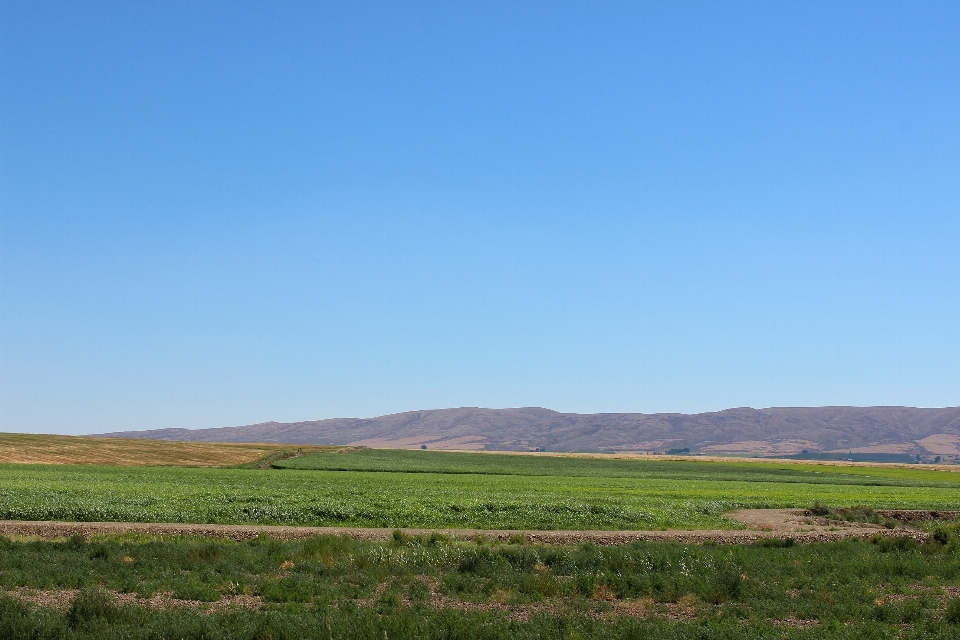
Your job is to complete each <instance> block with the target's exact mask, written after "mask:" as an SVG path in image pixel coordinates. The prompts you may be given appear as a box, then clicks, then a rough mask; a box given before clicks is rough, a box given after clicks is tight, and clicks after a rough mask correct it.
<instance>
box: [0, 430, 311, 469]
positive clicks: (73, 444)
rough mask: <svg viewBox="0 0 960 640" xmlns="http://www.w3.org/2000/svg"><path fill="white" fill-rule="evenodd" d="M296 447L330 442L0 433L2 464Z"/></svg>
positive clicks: (203, 458)
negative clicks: (225, 441) (224, 441)
mask: <svg viewBox="0 0 960 640" xmlns="http://www.w3.org/2000/svg"><path fill="white" fill-rule="evenodd" d="M297 449H301V450H306V451H319V450H324V449H329V447H317V446H309V445H299V446H289V445H273V444H222V443H215V442H172V441H168V440H141V439H134V438H88V437H80V436H53V435H37V434H27V433H0V463H4V462H8V463H10V462H12V463H21V464H24V463H26V464H107V465H128V466H129V465H135V466H155V465H157V466H187V467H227V466H235V465H244V464H255V463H256V462H258V461H261V460H262V461H265V462H268V461H269V460H270V459H271V458H274V457H276V458H280V457H282V456H283V455H285V454H287V452H290V451H296V450H297Z"/></svg>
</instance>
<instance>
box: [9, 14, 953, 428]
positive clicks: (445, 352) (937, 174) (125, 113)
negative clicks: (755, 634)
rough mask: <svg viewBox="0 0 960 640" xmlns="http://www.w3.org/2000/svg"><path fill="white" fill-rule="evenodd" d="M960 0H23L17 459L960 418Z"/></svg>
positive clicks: (14, 38) (13, 208)
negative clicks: (828, 410)
mask: <svg viewBox="0 0 960 640" xmlns="http://www.w3.org/2000/svg"><path fill="white" fill-rule="evenodd" d="M957 33H960V5H957V4H956V3H933V2H923V3H912V4H907V3H817V4H813V3H810V4H807V3H804V4H800V5H784V4H772V3H723V4H719V5H718V4H716V3H669V4H662V3H622V4H619V3H602V4H599V3H597V4H595V3H584V4H583V5H579V6H577V5H570V4H566V5H532V4H520V5H518V4H516V3H486V2H485V3H454V4H450V3H422V4H417V5H416V6H410V5H403V4H401V5H397V4H390V3H319V4H317V3H303V4H297V3H286V4H281V5H269V6H268V5H261V4H258V3H203V4H201V5H198V4H196V3H163V4H162V5H156V6H148V5H145V4H144V5H142V6H141V5H140V4H130V3H83V4H77V3H42V2H41V3H35V2H29V3H28V2H17V1H11V2H4V3H2V4H0V430H2V431H32V432H56V433H93V432H106V431H119V430H133V429H156V428H174V427H186V428H204V427H223V426H233V425H240V424H251V423H257V422H264V421H269V420H277V421H298V420H311V419H320V418H329V417H346V416H357V417H369V416H376V415H382V414H387V413H394V412H400V411H407V410H415V409H431V408H443V407H457V406H483V407H514V406H543V407H547V408H551V409H555V410H558V411H565V412H580V413H592V412H646V413H653V412H665V411H669V412H684V413H692V412H700V411H711V410H720V409H724V408H728V407H738V406H753V407H769V406H821V405H909V406H953V405H958V404H960V258H958V255H960V251H958V250H960V109H958V108H957V105H958V104H960V38H957V37H956V34H957Z"/></svg>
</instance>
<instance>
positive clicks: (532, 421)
mask: <svg viewBox="0 0 960 640" xmlns="http://www.w3.org/2000/svg"><path fill="white" fill-rule="evenodd" d="M99 435H103V436H107V437H123V438H150V439H159V440H179V441H193V442H264V443H284V444H342V445H347V444H349V445H357V446H372V447H390V448H420V447H422V446H426V447H428V448H430V449H486V450H499V451H530V450H536V449H542V450H546V451H623V452H627V451H635V452H664V451H668V450H680V449H689V450H690V451H692V452H703V453H706V454H711V453H716V454H737V453H742V454H750V455H769V456H784V455H792V454H801V452H802V453H807V454H816V453H827V452H833V453H847V452H853V453H857V454H861V455H868V454H869V455H887V456H890V455H895V454H900V455H901V456H905V455H910V456H915V455H922V456H934V455H940V456H943V457H944V458H945V459H953V458H956V457H958V456H960V407H947V408H938V409H922V408H914V407H775V408H769V409H750V408H738V409H726V410H724V411H716V412H711V413H698V414H679V413H658V414H642V413H596V414H575V413H559V412H557V411H552V410H550V409H542V408H537V407H532V408H520V409H481V408H474V407H467V408H458V409H435V410H428V411H409V412H405V413H397V414H393V415H387V416H380V417H377V418H334V419H328V420H313V421H305V422H289V423H280V422H265V423H261V424H253V425H247V426H240V427H223V428H215V429H157V430H152V431H124V432H118V433H108V434H99Z"/></svg>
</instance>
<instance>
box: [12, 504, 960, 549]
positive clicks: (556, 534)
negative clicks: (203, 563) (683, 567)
mask: <svg viewBox="0 0 960 640" xmlns="http://www.w3.org/2000/svg"><path fill="white" fill-rule="evenodd" d="M886 513H887V514H889V515H890V516H891V517H899V518H900V519H901V520H919V519H929V518H931V517H938V518H939V517H944V518H946V517H954V516H955V515H956V513H955V512H943V511H940V512H932V511H924V512H919V511H917V512H913V511H911V512H902V511H896V512H894V511H888V512H886ZM894 514H900V516H902V517H900V516H894ZM911 514H913V517H911ZM921 514H924V515H921ZM729 516H730V517H731V518H733V519H734V520H737V521H738V522H740V523H742V524H745V525H747V526H748V527H750V529H740V530H709V529H705V530H669V531H519V530H502V529H501V530H491V529H400V531H402V532H403V534H404V535H407V536H429V535H430V534H432V533H438V534H441V535H444V536H447V537H449V538H452V539H455V540H473V539H479V538H481V537H482V538H483V539H485V540H489V541H493V540H499V541H503V542H508V541H510V540H511V539H512V540H516V539H517V538H518V537H519V536H523V538H524V540H525V541H526V542H528V543H539V544H579V543H581V542H592V543H594V544H601V545H618V544H629V543H631V542H634V541H638V540H642V541H671V542H686V543H692V544H703V543H707V542H710V543H717V544H748V543H751V542H756V541H757V540H762V539H764V538H793V539H794V540H795V541H796V542H798V543H801V544H805V543H810V542H824V541H828V540H840V539H843V538H861V539H866V538H869V537H871V536H873V535H877V534H879V535H882V536H909V537H912V538H915V539H917V540H925V539H926V538H927V537H928V534H927V533H925V532H923V531H918V530H916V529H911V528H908V527H904V526H898V527H895V528H893V529H887V528H885V527H881V526H878V525H874V524H868V523H862V522H843V523H840V522H836V521H828V520H824V519H822V518H817V517H816V516H813V515H811V514H810V512H809V511H807V510H804V509H744V510H741V511H735V512H733V513H731V514H729ZM394 531H396V530H395V529H386V528H383V529H379V528H364V527H292V526H271V525H238V524H176V523H147V522H52V521H50V522H48V521H35V522H28V521H20V520H2V521H0V534H3V535H6V536H25V537H40V538H68V537H70V536H81V537H83V538H90V537H93V536H101V535H118V534H129V533H133V534H146V535H153V536H204V537H215V538H226V539H229V540H236V541H240V540H249V539H252V538H256V537H257V536H259V535H261V534H263V535H268V536H270V537H272V538H275V539H278V540H300V539H303V538H310V537H313V536H320V535H335V536H348V537H350V538H353V539H355V540H370V541H384V540H390V539H392V538H393V537H394Z"/></svg>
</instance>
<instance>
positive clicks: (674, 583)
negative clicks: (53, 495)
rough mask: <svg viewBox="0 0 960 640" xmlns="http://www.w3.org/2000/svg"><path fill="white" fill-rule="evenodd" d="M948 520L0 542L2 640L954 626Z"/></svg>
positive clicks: (673, 633) (894, 633)
mask: <svg viewBox="0 0 960 640" xmlns="http://www.w3.org/2000/svg"><path fill="white" fill-rule="evenodd" d="M958 528H960V524H957V523H954V524H952V525H948V526H946V527H944V528H943V530H944V532H945V533H944V537H943V540H941V541H935V540H931V541H930V542H928V543H924V544H918V543H917V542H915V541H913V540H911V539H909V538H903V539H881V540H877V541H876V542H875V543H870V542H861V541H845V542H837V543H824V544H813V545H807V546H799V545H790V544H788V543H783V544H772V543H771V542H769V541H767V542H765V543H764V544H762V545H755V546H730V547H720V546H704V547H697V546H688V545H681V544H670V543H634V544H631V545H626V546H621V547H597V546H594V545H590V544H585V545H580V546H577V547H573V546H540V545H522V544H510V545H505V544H493V545H491V544H478V543H469V542H451V541H448V540H445V539H443V538H437V537H433V538H423V539H412V538H407V537H403V536H398V537H397V538H398V539H396V540H394V541H392V542H390V543H385V544H382V543H369V542H359V541H354V540H350V539H347V538H339V537H334V536H323V537H317V538H310V539H307V540H301V541H295V542H281V541H276V540H271V539H269V538H265V537H263V538H260V539H256V540H251V541H248V542H243V543H235V542H227V541H222V540H210V539H198V538H186V537H184V538H172V539H157V538H151V537H146V536H125V537H105V538H101V539H97V540H94V541H91V542H84V541H83V540H81V539H70V540H66V541H60V542H54V541H23V542H15V541H10V540H7V539H3V538H0V637H4V638H45V637H49V638H78V639H79V638H159V637H167V638H170V637H175V638H241V639H243V638H251V639H252V638H268V637H270V638H275V639H279V638H324V639H326V638H330V637H333V638H371V639H373V638H376V639H380V638H383V637H387V638H591V637H608V638H871V639H872V638H894V637H897V638H934V639H939V638H943V639H946V638H955V637H957V634H958V633H960V626H958V625H960V614H958V611H960V604H957V602H958V601H957V599H956V598H953V597H951V596H950V593H949V592H948V591H947V590H946V589H945V587H948V586H951V585H955V584H956V583H957V581H958V580H960V540H958V538H957V530H958ZM24 587H27V588H30V589H35V590H44V591H54V590H62V589H79V590H80V595H79V596H78V597H76V599H74V600H73V602H72V604H70V605H69V606H68V608H66V609H64V610H54V609H52V608H44V607H34V606H32V605H29V604H24V603H23V602H21V601H19V600H17V599H15V598H11V597H6V596H4V595H2V592H4V591H11V592H12V590H14V589H18V588H24ZM124 593H134V594H137V595H138V596H139V597H150V596H154V595H156V594H164V593H165V594H172V595H173V596H174V597H181V598H190V599H194V600H200V601H207V602H209V601H215V600H217V599H219V598H221V597H228V596H233V595H236V594H244V595H249V596H254V597H258V598H260V600H261V605H260V609H258V610H239V609H236V608H234V609H227V610H223V611H219V612H208V611H206V610H204V609H203V607H204V605H203V604H199V605H194V606H192V607H186V608H179V609H166V610H156V609H149V608H146V607H141V606H133V605H128V606H121V605H119V604H118V602H117V600H116V594H124ZM638 609H642V610H643V611H644V617H643V618H642V619H641V618H637V617H632V616H629V615H626V612H627V611H628V610H633V611H635V612H636V611H637V610H638ZM796 621H803V625H804V626H805V627H809V628H804V627H800V626H796V625H797V622H796ZM791 625H793V626H791Z"/></svg>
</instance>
